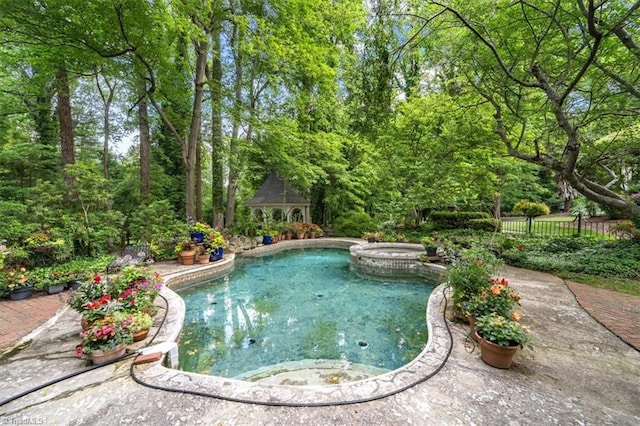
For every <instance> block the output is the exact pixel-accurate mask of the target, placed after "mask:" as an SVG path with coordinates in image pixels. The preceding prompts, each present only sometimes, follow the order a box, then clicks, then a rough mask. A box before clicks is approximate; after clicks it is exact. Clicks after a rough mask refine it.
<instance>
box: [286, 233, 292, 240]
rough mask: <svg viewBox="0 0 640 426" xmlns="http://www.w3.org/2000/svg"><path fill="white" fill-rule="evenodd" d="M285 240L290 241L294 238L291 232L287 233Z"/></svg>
mask: <svg viewBox="0 0 640 426" xmlns="http://www.w3.org/2000/svg"><path fill="white" fill-rule="evenodd" d="M284 237H285V239H287V240H290V239H291V238H292V237H293V234H292V233H291V232H287V233H286V234H284Z"/></svg>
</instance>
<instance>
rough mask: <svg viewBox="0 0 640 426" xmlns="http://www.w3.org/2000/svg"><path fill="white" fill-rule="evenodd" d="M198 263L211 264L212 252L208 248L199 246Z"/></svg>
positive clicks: (197, 249)
mask: <svg viewBox="0 0 640 426" xmlns="http://www.w3.org/2000/svg"><path fill="white" fill-rule="evenodd" d="M196 252H197V258H198V263H209V262H210V260H211V259H210V256H211V250H210V249H208V248H207V246H205V245H201V244H199V245H198V246H197V248H196Z"/></svg>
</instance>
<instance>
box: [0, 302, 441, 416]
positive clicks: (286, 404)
mask: <svg viewBox="0 0 640 426" xmlns="http://www.w3.org/2000/svg"><path fill="white" fill-rule="evenodd" d="M159 296H160V297H161V298H162V299H163V300H164V301H165V305H166V309H165V312H164V315H163V317H162V321H161V322H160V325H159V326H158V329H157V330H156V333H155V334H154V335H153V337H152V338H151V340H150V341H149V342H148V343H147V345H146V346H149V345H150V344H151V343H152V342H153V340H154V339H155V338H156V337H157V336H158V334H159V332H160V330H161V329H162V326H163V325H164V322H165V320H166V318H167V313H168V310H169V301H168V300H167V299H166V298H165V297H164V296H162V295H159ZM447 302H448V301H447V298H446V296H445V298H444V303H445V306H444V310H443V314H442V315H443V318H444V323H445V326H446V329H447V333H448V334H449V339H450V342H451V343H450V344H449V348H448V350H447V355H446V357H445V360H444V362H442V364H440V365H439V366H438V368H436V369H435V370H434V371H433V372H431V373H430V374H428V375H426V376H425V377H421V378H420V379H418V380H416V381H414V382H411V383H409V384H408V385H406V386H403V387H401V388H399V389H395V390H393V391H391V392H387V393H385V394H382V395H377V396H373V397H369V398H360V399H354V400H348V401H337V402H309V403H297V402H272V401H256V400H248V399H242V398H233V397H229V396H224V395H218V394H213V393H208V392H199V391H192V390H185V389H177V388H170V387H166V386H159V385H154V384H151V383H145V382H143V381H142V380H140V379H139V378H138V377H137V376H136V374H135V369H134V364H133V363H131V365H130V366H129V374H130V375H131V378H132V379H133V380H134V381H135V382H136V383H138V384H139V385H142V386H145V387H148V388H150V389H156V390H162V391H166V392H174V393H183V394H189V395H195V396H202V397H206V398H215V399H219V400H222V401H229V402H237V403H242V404H252V405H265V406H271V407H329V406H341V405H353V404H362V403H365V402H371V401H377V400H380V399H384V398H388V397H390V396H393V395H397V394H399V393H401V392H404V391H406V390H408V389H411V388H413V387H415V386H417V385H419V384H421V383H424V382H425V381H427V380H429V379H430V378H431V377H433V376H435V375H436V374H438V373H439V372H440V370H441V369H442V368H443V367H444V365H445V364H446V361H447V360H448V359H449V357H450V356H451V351H452V350H453V335H452V333H451V328H450V327H449V323H448V321H447V319H446V311H447ZM134 354H135V353H134V352H131V353H127V354H125V355H123V356H122V357H120V358H118V359H115V360H113V361H110V362H107V363H104V364H99V365H94V366H91V367H88V368H85V369H83V370H80V371H76V372H73V373H70V374H67V375H65V376H62V377H59V378H57V379H54V380H51V381H49V382H46V383H43V384H41V385H39V386H36V387H34V388H31V389H28V390H26V391H24V392H21V393H19V394H17V395H14V396H12V397H10V398H8V399H5V400H4V401H2V402H0V407H2V406H3V405H6V404H8V403H10V402H12V401H15V400H16V399H19V398H22V397H23V396H26V395H28V394H30V393H33V392H36V391H38V390H40V389H43V388H46V387H47V386H51V385H54V384H56V383H59V382H61V381H64V380H67V379H70V378H72V377H76V376H79V375H80V374H84V373H88V372H89V371H93V370H95V369H97V368H101V367H104V366H107V365H110V364H113V363H115V362H118V361H121V360H123V359H126V358H129V357H131V356H133V355H134Z"/></svg>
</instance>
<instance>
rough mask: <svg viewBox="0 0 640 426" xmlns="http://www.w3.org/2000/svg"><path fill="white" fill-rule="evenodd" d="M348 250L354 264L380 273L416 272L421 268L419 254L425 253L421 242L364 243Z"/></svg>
mask: <svg viewBox="0 0 640 426" xmlns="http://www.w3.org/2000/svg"><path fill="white" fill-rule="evenodd" d="M349 251H350V253H351V262H352V263H353V265H354V266H357V267H361V268H364V269H365V270H366V271H367V272H371V273H377V274H381V275H391V274H394V275H395V274H397V273H398V272H402V271H406V272H409V273H413V272H416V270H418V269H420V268H421V261H420V256H421V255H425V254H427V252H426V250H425V248H424V246H423V245H422V244H407V243H364V244H357V245H353V246H351V247H350V248H349Z"/></svg>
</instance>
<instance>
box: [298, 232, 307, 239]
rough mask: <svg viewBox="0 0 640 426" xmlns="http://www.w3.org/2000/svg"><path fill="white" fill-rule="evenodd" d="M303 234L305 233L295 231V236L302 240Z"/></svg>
mask: <svg viewBox="0 0 640 426" xmlns="http://www.w3.org/2000/svg"><path fill="white" fill-rule="evenodd" d="M305 235H306V232H296V238H297V239H299V240H304V236H305Z"/></svg>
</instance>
